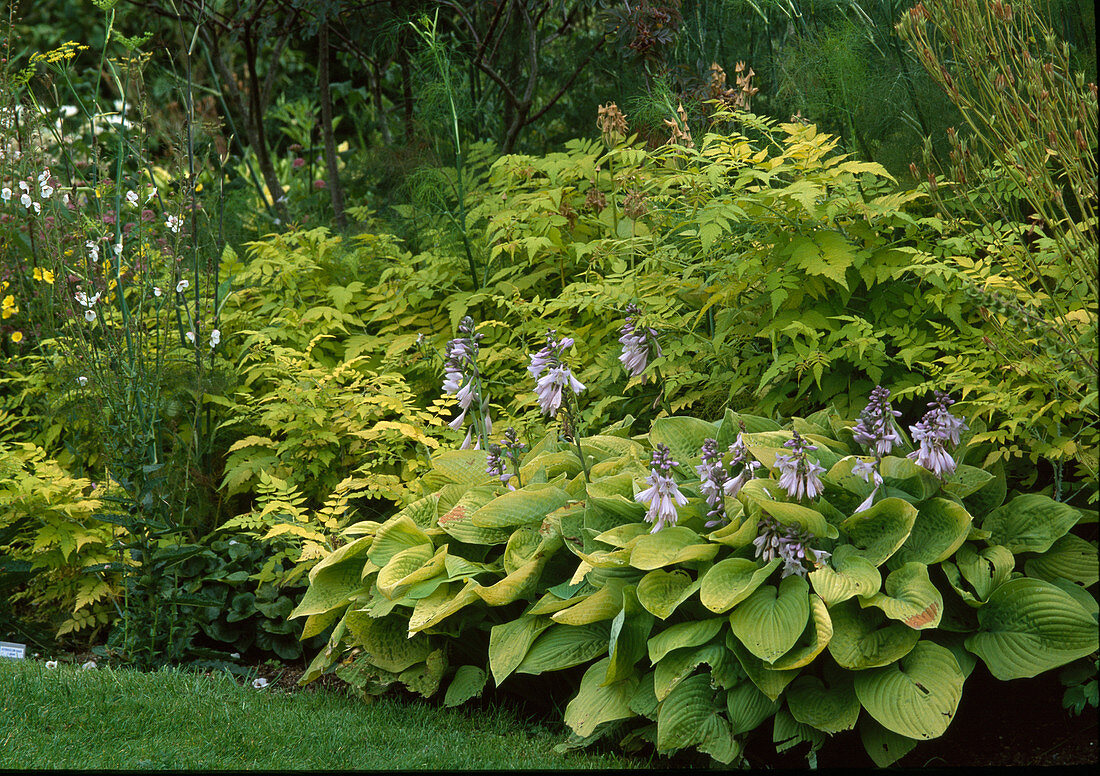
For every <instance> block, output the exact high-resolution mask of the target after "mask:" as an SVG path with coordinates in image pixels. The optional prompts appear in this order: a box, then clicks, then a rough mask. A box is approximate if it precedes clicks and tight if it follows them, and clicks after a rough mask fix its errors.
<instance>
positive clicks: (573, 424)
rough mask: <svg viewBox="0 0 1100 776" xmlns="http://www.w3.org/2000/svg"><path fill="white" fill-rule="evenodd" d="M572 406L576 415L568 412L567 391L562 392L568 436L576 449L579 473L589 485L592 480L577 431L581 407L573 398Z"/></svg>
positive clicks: (568, 399) (568, 400) (563, 411)
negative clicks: (582, 473)
mask: <svg viewBox="0 0 1100 776" xmlns="http://www.w3.org/2000/svg"><path fill="white" fill-rule="evenodd" d="M572 406H573V408H574V409H575V410H576V414H575V415H574V413H573V412H572V411H571V410H570V398H569V392H568V391H562V413H563V414H564V415H565V419H566V425H567V426H568V431H569V433H570V436H572V437H573V444H574V446H575V447H576V448H577V457H578V458H580V459H581V471H582V472H584V481H585V482H588V483H591V482H592V478H591V477H589V475H588V462H587V461H585V458H584V450H582V449H581V435H580V431H579V430H578V428H577V427H578V425H579V424H580V415H581V407H580V401H579V400H578V399H577V398H576V397H573V400H572Z"/></svg>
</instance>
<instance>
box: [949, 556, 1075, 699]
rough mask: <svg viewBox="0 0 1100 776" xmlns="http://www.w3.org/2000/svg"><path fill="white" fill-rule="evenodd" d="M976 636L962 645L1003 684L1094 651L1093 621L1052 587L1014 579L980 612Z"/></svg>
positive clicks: (1069, 598) (1027, 580)
mask: <svg viewBox="0 0 1100 776" xmlns="http://www.w3.org/2000/svg"><path fill="white" fill-rule="evenodd" d="M978 622H979V628H978V632H977V633H975V634H974V635H972V636H970V638H968V639H967V640H966V648H967V649H969V650H970V651H971V652H974V653H975V654H977V655H978V656H979V657H980V658H981V659H982V660H983V661H984V662H985V664H986V666H988V667H989V672H990V673H991V674H993V675H994V676H995V677H997V678H998V679H1001V680H1008V679H1027V678H1030V677H1032V676H1036V675H1038V674H1040V673H1042V672H1043V671H1049V670H1050V669H1052V668H1057V667H1058V666H1062V665H1065V664H1066V663H1069V662H1071V661H1073V660H1076V659H1077V658H1079V657H1084V656H1085V655H1088V654H1091V653H1092V652H1095V651H1096V649H1097V628H1096V620H1095V618H1093V616H1092V615H1091V614H1089V613H1088V612H1087V611H1086V610H1085V609H1084V608H1082V606H1081V604H1079V603H1078V602H1077V601H1075V600H1074V599H1073V597H1072V596H1070V594H1069V593H1067V592H1066V591H1064V590H1062V589H1061V588H1059V587H1058V586H1057V585H1054V584H1051V583H1050V582H1044V581H1043V580H1040V579H1031V578H1028V577H1018V578H1016V579H1013V580H1010V581H1008V582H1005V583H1004V584H1003V585H1001V586H1000V587H998V588H997V589H996V590H994V591H993V592H992V593H991V594H990V596H989V600H988V601H986V604H985V606H983V607H982V608H980V609H978Z"/></svg>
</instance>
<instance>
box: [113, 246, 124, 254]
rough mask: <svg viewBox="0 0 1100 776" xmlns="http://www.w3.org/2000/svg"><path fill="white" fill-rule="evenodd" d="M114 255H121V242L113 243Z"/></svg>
mask: <svg viewBox="0 0 1100 776" xmlns="http://www.w3.org/2000/svg"><path fill="white" fill-rule="evenodd" d="M114 251H115V256H121V255H122V243H115V245H114Z"/></svg>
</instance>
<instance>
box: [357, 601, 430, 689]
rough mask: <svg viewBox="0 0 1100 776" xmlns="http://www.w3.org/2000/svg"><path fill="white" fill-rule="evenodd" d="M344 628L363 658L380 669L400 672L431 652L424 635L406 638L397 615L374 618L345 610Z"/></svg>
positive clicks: (404, 630) (403, 626)
mask: <svg viewBox="0 0 1100 776" xmlns="http://www.w3.org/2000/svg"><path fill="white" fill-rule="evenodd" d="M347 628H348V634H349V635H350V636H351V640H352V641H351V643H352V644H353V645H357V646H361V647H362V648H363V654H364V655H365V656H366V659H367V660H369V661H370V662H371V664H372V665H376V666H378V667H379V668H381V669H382V670H383V671H390V672H391V673H395V674H398V673H401V672H402V671H404V670H405V669H406V668H409V667H410V666H413V665H416V664H417V663H419V662H421V661H423V660H425V659H426V658H427V657H428V653H429V652H431V642H429V641H428V638H427V637H426V636H423V635H416V636H413V637H412V638H409V634H408V632H407V631H406V628H405V623H404V622H403V621H402V618H400V617H383V618H381V619H376V618H374V617H371V616H370V615H368V614H367V613H365V612H354V611H353V612H348V616H347Z"/></svg>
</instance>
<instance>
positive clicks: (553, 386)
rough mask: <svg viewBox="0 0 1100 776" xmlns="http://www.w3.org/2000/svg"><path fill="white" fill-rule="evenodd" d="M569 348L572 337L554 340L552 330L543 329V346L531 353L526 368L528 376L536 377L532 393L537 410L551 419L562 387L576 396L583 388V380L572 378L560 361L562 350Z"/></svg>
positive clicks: (557, 404) (557, 408)
mask: <svg viewBox="0 0 1100 776" xmlns="http://www.w3.org/2000/svg"><path fill="white" fill-rule="evenodd" d="M571 347H573V338H572V337H562V338H561V339H560V340H555V339H554V330H553V329H551V330H550V331H548V332H546V346H545V347H543V348H542V350H540V351H539V352H538V353H534V354H532V355H531V363H530V365H529V366H528V367H527V371H528V372H530V373H531V376H532V377H534V378H536V379H537V382H536V383H535V396H536V397H537V398H538V402H539V410H540V411H541V412H542V413H543V414H544V415H547V416H548V417H551V418H552V417H554V416H555V415H557V414H558V410H559V409H560V408H561V404H562V388H564V387H565V386H569V388H570V389H572V391H573V393H574V394H575V395H576V394H580V392H581V391H583V390H584V383H582V382H581V381H580V380H578V379H577V378H576V377H574V376H573V372H572V371H571V370H570V369H569V367H568V366H566V364H565V363H563V362H562V360H561V356H562V353H563V352H565V350H567V349H568V348H571ZM540 375H541V377H540Z"/></svg>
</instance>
